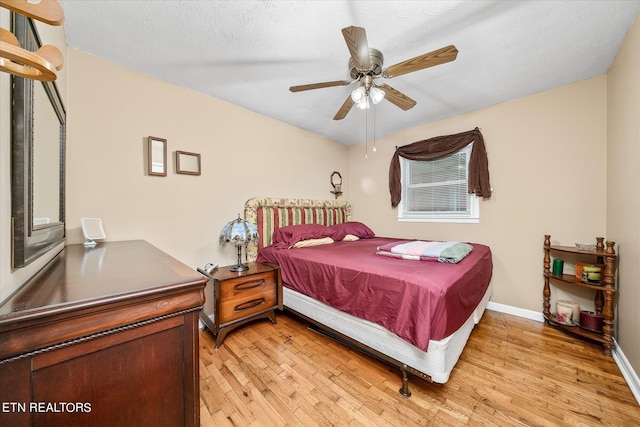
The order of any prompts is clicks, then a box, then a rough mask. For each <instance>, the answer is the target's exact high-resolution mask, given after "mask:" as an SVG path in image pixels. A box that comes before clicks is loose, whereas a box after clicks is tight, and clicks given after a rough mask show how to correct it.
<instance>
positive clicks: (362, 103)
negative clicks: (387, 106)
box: [356, 96, 371, 110]
mask: <svg viewBox="0 0 640 427" xmlns="http://www.w3.org/2000/svg"><path fill="white" fill-rule="evenodd" d="M370 106H371V103H370V102H369V97H368V96H367V97H365V98H364V99H363V100H362V101H360V102H356V107H358V108H359V109H361V110H366V109H367V108H369V107H370Z"/></svg>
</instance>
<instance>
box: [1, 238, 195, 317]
mask: <svg viewBox="0 0 640 427" xmlns="http://www.w3.org/2000/svg"><path fill="white" fill-rule="evenodd" d="M203 283H206V278H204V277H203V276H202V275H200V274H198V272H197V271H196V270H194V269H191V268H190V267H188V266H187V265H185V264H183V263H181V262H180V261H178V260H177V259H175V258H173V257H171V256H170V255H168V254H166V253H165V252H163V251H161V250H160V249H158V248H156V247H155V246H153V245H151V244H149V243H148V242H146V241H143V240H132V241H124V242H104V243H99V244H98V245H97V246H95V247H93V248H86V247H84V246H83V245H69V246H67V247H66V248H65V249H63V250H62V251H61V252H60V253H59V254H58V255H57V256H55V257H54V258H53V259H52V260H51V261H50V262H49V263H48V264H47V265H46V266H45V267H44V268H43V269H42V270H40V271H39V272H38V273H37V274H36V275H35V276H34V277H33V278H32V279H30V280H29V281H28V282H27V283H26V284H25V285H23V286H22V287H21V288H20V289H19V290H18V291H17V292H16V293H15V294H14V295H13V296H12V297H11V298H9V299H7V300H6V301H5V302H4V303H2V305H0V326H1V325H2V323H5V322H11V319H14V318H15V317H24V316H25V315H26V316H29V315H37V313H38V312H41V311H44V310H47V311H51V310H52V309H54V310H60V311H64V310H66V309H78V307H79V306H87V307H91V306H95V305H98V304H103V303H105V302H114V301H118V300H125V299H130V298H135V297H136V296H145V295H147V296H148V295H152V294H155V293H158V294H161V293H163V292H171V291H176V290H179V289H180V288H192V287H194V286H202V285H203Z"/></svg>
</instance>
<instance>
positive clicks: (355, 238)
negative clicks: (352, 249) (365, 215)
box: [342, 234, 360, 242]
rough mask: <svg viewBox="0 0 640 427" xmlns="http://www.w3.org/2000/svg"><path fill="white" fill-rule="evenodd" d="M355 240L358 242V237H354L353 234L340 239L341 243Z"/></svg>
mask: <svg viewBox="0 0 640 427" xmlns="http://www.w3.org/2000/svg"><path fill="white" fill-rule="evenodd" d="M356 240H360V238H359V237H358V236H354V235H353V234H347V235H346V236H344V237H343V238H342V241H343V242H355V241H356Z"/></svg>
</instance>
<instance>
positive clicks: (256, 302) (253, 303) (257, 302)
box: [234, 298, 265, 311]
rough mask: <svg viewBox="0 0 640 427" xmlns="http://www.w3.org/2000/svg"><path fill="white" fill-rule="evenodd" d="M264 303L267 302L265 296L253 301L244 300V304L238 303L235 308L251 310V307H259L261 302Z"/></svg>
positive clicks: (236, 309)
mask: <svg viewBox="0 0 640 427" xmlns="http://www.w3.org/2000/svg"><path fill="white" fill-rule="evenodd" d="M264 303H265V299H264V298H258V299H254V300H251V301H247V302H243V303H242V304H238V305H236V306H235V307H234V310H235V311H243V310H249V309H250V308H254V307H257V306H259V305H260V304H264Z"/></svg>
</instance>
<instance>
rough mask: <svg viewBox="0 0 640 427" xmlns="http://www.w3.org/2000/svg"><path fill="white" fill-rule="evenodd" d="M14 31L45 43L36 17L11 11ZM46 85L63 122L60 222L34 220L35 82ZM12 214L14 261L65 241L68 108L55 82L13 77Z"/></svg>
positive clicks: (28, 43) (23, 41)
mask: <svg viewBox="0 0 640 427" xmlns="http://www.w3.org/2000/svg"><path fill="white" fill-rule="evenodd" d="M11 16H12V18H11V24H12V30H13V33H14V34H15V35H16V38H17V39H18V41H19V42H20V45H21V46H22V47H23V48H25V49H28V50H34V51H35V50H37V49H38V48H39V47H40V46H42V43H41V41H40V36H39V35H38V31H37V29H36V27H35V24H34V22H33V20H31V19H30V18H26V17H25V16H23V15H20V14H17V13H11ZM34 84H42V85H43V86H44V90H45V92H46V93H47V96H48V98H49V101H50V103H51V108H52V109H53V111H54V112H55V114H56V115H57V117H58V120H59V121H60V134H59V140H60V157H59V158H60V162H59V165H58V167H59V171H60V185H59V205H58V206H59V210H60V215H59V217H58V221H53V222H51V223H48V224H41V225H34V223H33V168H34V164H33V158H34V157H33V153H34V151H33V150H34V146H33V145H34V141H33V127H34V120H35V118H34V117H33V111H34V109H33V85H34ZM11 100H12V103H11V216H12V264H13V267H14V268H18V267H24V266H26V265H27V264H29V263H31V262H32V261H34V260H35V259H37V258H38V257H40V256H42V255H44V254H45V253H47V252H48V251H50V250H51V249H53V248H54V247H56V246H58V245H59V244H60V243H63V242H64V241H65V178H64V177H65V140H66V111H65V109H64V105H63V104H62V98H61V97H60V93H59V91H58V88H57V86H56V84H55V82H46V83H45V82H38V81H34V80H31V79H25V78H22V77H18V76H14V75H12V76H11Z"/></svg>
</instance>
